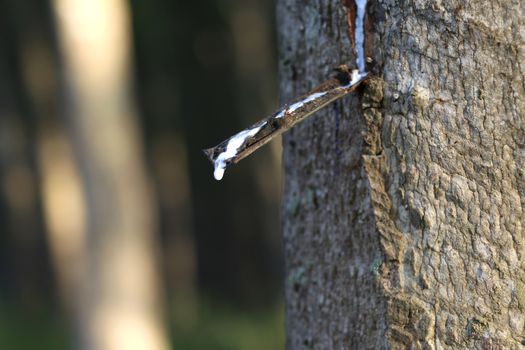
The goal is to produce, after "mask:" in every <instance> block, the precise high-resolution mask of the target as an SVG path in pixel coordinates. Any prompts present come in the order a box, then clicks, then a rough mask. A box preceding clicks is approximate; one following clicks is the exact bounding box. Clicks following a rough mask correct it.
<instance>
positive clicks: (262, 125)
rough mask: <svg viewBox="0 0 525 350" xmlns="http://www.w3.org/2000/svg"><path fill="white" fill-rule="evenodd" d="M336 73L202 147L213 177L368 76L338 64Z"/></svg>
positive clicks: (218, 178) (342, 94) (345, 92)
mask: <svg viewBox="0 0 525 350" xmlns="http://www.w3.org/2000/svg"><path fill="white" fill-rule="evenodd" d="M337 72H338V73H337V75H335V76H334V77H333V78H330V79H329V80H326V81H325V82H323V83H322V84H321V85H319V86H318V87H317V88H315V89H313V90H312V91H310V92H308V93H307V94H305V95H303V96H301V97H300V98H299V99H297V100H294V101H293V102H292V103H289V104H287V105H285V106H284V107H282V108H281V109H279V110H278V111H277V112H275V113H274V114H272V115H271V116H270V117H268V118H266V119H264V120H261V121H259V122H258V123H255V124H253V125H252V126H251V127H249V128H248V129H245V130H243V131H241V132H239V133H237V134H235V135H234V136H232V137H230V138H229V139H227V140H225V141H223V142H221V143H219V144H218V145H217V146H215V147H211V148H208V149H205V150H204V153H205V154H206V156H207V157H208V158H209V159H210V161H211V162H212V163H213V164H214V167H215V171H214V176H215V178H216V179H217V180H220V179H222V177H223V175H224V171H225V169H226V167H227V166H229V165H231V164H236V163H237V162H239V161H240V160H242V159H243V158H245V157H247V156H249V155H250V154H252V153H253V152H254V151H256V150H257V149H258V148H259V147H261V146H263V145H265V144H267V143H268V142H270V141H271V140H272V139H273V138H274V137H276V136H278V135H281V134H282V133H284V132H285V131H287V130H288V129H290V128H291V127H293V126H294V125H295V124H297V123H299V122H301V121H303V120H305V119H306V118H307V117H309V116H310V115H312V114H313V113H315V112H317V111H318V110H320V109H322V108H323V107H325V106H327V105H328V104H330V103H331V102H333V101H335V100H338V99H340V98H341V97H343V96H345V95H347V94H348V93H350V92H352V91H354V90H355V89H356V88H357V87H358V86H359V85H360V84H361V83H362V82H363V81H365V80H366V79H368V77H369V75H368V73H366V72H362V73H359V71H357V70H354V71H352V72H350V70H349V69H348V67H347V66H345V65H343V66H340V67H339V68H338V69H337Z"/></svg>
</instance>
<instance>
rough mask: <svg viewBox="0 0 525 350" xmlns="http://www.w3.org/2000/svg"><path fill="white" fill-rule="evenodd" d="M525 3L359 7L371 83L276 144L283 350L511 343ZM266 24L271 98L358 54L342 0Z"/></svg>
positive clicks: (308, 4) (521, 274) (412, 0)
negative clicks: (274, 61)
mask: <svg viewBox="0 0 525 350" xmlns="http://www.w3.org/2000/svg"><path fill="white" fill-rule="evenodd" d="M349 3H351V1H347V2H346V4H347V5H348V4H349ZM524 8H525V4H524V3H523V1H516V0H514V1H510V0H497V1H454V0H442V1H435V2H426V1H419V0H408V1H388V0H378V1H369V5H368V9H367V37H366V40H367V55H368V56H370V57H372V58H373V59H374V61H373V63H372V64H370V65H369V69H370V70H372V72H373V73H375V74H376V76H377V79H375V80H373V81H372V82H371V83H370V84H369V85H368V86H367V87H366V88H364V89H363V90H362V91H360V92H358V93H356V94H355V95H354V96H352V97H349V98H347V99H345V100H344V101H340V102H337V103H335V104H334V105H332V106H331V107H329V108H326V109H325V110H324V111H321V112H319V113H318V114H317V115H316V116H314V117H312V118H311V119H310V120H309V121H307V122H305V123H303V124H301V125H299V126H297V127H296V128H294V129H293V130H292V131H291V132H290V133H289V134H288V135H286V137H285V138H284V166H285V182H284V202H283V222H284V249H285V259H286V286H285V288H286V290H285V296H286V327H287V348H288V349H405V348H413V349H418V348H422V349H520V348H523V345H522V344H525V332H524V322H525V265H524V263H523V261H525V260H524V257H523V254H524V253H525V239H524V233H525V229H524V223H525V217H524V215H523V210H524V205H525V179H524V175H525V174H524V173H525V170H524V169H525V86H524V75H525V68H524V63H523V62H525V47H524V40H525V38H524V36H525V23H524V16H525V13H524ZM278 26H279V33H280V34H279V36H280V44H279V45H280V46H279V49H280V54H281V61H280V71H281V91H282V98H283V100H286V99H289V98H291V97H292V96H295V95H297V93H299V92H301V91H306V90H307V89H308V88H311V87H312V86H314V85H315V84H317V83H318V82H319V81H321V80H322V79H323V78H324V77H325V76H326V75H327V74H328V72H329V70H330V69H332V68H333V67H335V66H337V65H338V64H340V63H346V62H352V61H353V60H354V58H355V57H354V55H353V52H352V50H351V44H350V40H349V37H348V23H347V20H346V9H345V6H344V3H343V1H339V0H316V1H313V0H308V1H304V0H301V1H300V0H280V1H279V2H278Z"/></svg>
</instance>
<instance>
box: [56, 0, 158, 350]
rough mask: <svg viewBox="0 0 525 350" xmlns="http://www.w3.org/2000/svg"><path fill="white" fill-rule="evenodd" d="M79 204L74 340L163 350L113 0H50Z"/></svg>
mask: <svg viewBox="0 0 525 350" xmlns="http://www.w3.org/2000/svg"><path fill="white" fill-rule="evenodd" d="M53 6H54V10H55V15H56V19H57V24H58V25H57V27H58V34H59V41H60V46H61V50H62V53H63V57H64V62H65V80H66V83H67V87H66V99H65V101H64V102H65V103H66V106H67V113H68V118H69V120H70V125H71V129H72V140H73V144H74V147H75V151H76V156H77V160H78V162H79V163H80V173H81V177H82V180H83V191H84V195H85V197H86V204H87V205H86V207H87V236H86V255H85V276H84V280H83V281H82V282H83V284H82V286H81V296H80V300H81V303H82V305H81V311H80V312H81V325H80V326H81V327H80V339H79V342H80V344H79V347H80V348H83V349H115V350H117V349H118V350H121V349H148V350H150V349H153V350H157V349H166V348H167V347H168V345H167V338H166V334H165V332H164V328H163V325H162V321H161V315H160V307H161V305H159V294H160V290H159V281H158V278H157V268H156V266H155V260H156V259H155V254H156V252H157V250H156V246H155V236H154V235H153V233H154V232H155V224H154V222H155V210H154V205H153V200H152V198H151V191H150V186H149V182H148V178H147V174H146V171H145V166H144V159H143V154H142V148H141V147H142V146H141V137H140V133H139V130H138V126H137V124H136V120H135V119H136V115H135V106H134V104H133V103H132V100H131V91H130V90H131V80H130V74H129V70H130V56H129V50H130V42H129V41H130V37H129V35H130V33H129V23H128V20H129V18H128V12H127V8H126V5H125V2H124V1H121V0H55V1H53Z"/></svg>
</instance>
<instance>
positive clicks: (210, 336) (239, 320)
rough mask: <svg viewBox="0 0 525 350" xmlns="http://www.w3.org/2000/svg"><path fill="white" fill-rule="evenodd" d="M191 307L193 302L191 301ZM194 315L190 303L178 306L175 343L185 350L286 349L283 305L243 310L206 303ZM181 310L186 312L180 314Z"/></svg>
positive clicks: (215, 302)
mask: <svg viewBox="0 0 525 350" xmlns="http://www.w3.org/2000/svg"><path fill="white" fill-rule="evenodd" d="M190 304H191V302H190ZM193 306H195V307H196V309H195V310H194V312H193V314H192V312H191V311H188V309H190V308H192V306H190V307H188V305H187V303H186V304H185V302H184V301H178V302H176V303H174V308H175V310H174V312H173V313H177V314H178V316H176V317H174V319H173V327H172V332H171V333H172V344H173V348H174V349H185V350H207V349H216V350H237V349H238V350H245V349H250V350H259V349H260V350H271V349H284V311H283V308H282V306H281V305H279V306H274V307H271V308H268V309H264V310H249V311H248V310H239V309H238V308H232V307H229V306H226V305H224V304H222V303H219V302H217V301H204V302H201V303H200V304H199V306H196V305H193ZM177 308H178V309H179V310H178V311H181V310H185V311H184V312H182V313H180V312H177Z"/></svg>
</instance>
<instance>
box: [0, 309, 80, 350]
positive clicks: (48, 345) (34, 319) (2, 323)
mask: <svg viewBox="0 0 525 350" xmlns="http://www.w3.org/2000/svg"><path fill="white" fill-rule="evenodd" d="M68 330H69V329H67V327H65V326H64V325H63V324H61V322H60V321H59V320H57V319H56V318H55V315H54V314H53V312H52V311H51V310H46V311H43V310H38V311H31V312H29V311H27V310H23V311H21V310H18V309H16V308H14V307H12V306H11V307H2V306H0V349H16V350H34V349H39V350H62V349H64V350H65V349H69V348H70V346H69V338H68V336H69V335H68V333H67V332H68Z"/></svg>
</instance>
